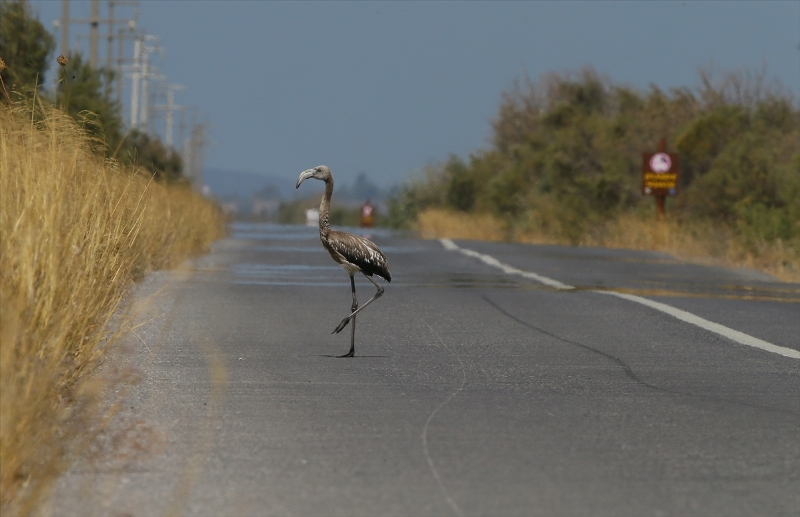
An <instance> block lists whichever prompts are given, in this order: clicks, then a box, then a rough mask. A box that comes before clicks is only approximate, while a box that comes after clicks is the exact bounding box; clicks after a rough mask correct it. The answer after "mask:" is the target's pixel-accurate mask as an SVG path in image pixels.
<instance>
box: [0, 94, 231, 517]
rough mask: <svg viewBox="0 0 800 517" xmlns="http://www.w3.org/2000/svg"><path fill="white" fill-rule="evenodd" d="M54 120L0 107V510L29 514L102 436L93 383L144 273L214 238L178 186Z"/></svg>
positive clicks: (52, 115)
mask: <svg viewBox="0 0 800 517" xmlns="http://www.w3.org/2000/svg"><path fill="white" fill-rule="evenodd" d="M102 148H103V144H102V143H101V142H98V141H93V140H91V139H90V138H89V137H88V136H87V133H86V132H85V131H83V130H82V129H81V128H79V127H78V126H77V125H76V124H75V123H74V121H73V120H72V119H71V118H69V117H68V116H66V115H64V114H63V113H62V112H61V111H59V110H57V109H54V108H49V107H43V106H39V107H37V108H36V109H32V108H31V106H30V105H27V106H24V105H22V104H18V105H16V106H12V107H10V108H9V107H8V106H7V105H6V106H0V232H2V243H0V462H1V463H2V469H1V470H2V471H1V472H0V494H1V499H0V508H2V509H3V513H4V514H5V512H6V511H11V510H12V509H13V510H14V511H15V513H19V514H27V513H30V512H31V511H32V509H33V508H34V507H35V506H36V504H37V503H38V501H40V500H41V496H42V495H43V493H44V492H45V491H46V489H47V487H48V486H50V485H51V484H52V482H53V480H54V479H55V478H56V477H57V475H58V474H59V473H60V472H62V471H63V469H64V468H66V466H67V465H68V461H69V459H70V458H71V457H72V456H73V455H74V454H76V453H77V452H79V451H80V450H81V448H82V446H85V445H87V443H88V441H90V440H91V439H92V437H93V436H94V433H96V432H97V430H98V425H97V424H98V422H99V419H101V418H103V417H107V416H108V415H107V413H104V414H100V412H99V410H98V408H99V399H100V397H101V396H103V395H105V393H104V391H103V390H106V389H107V387H105V388H104V387H103V385H102V384H100V382H99V381H98V380H97V378H96V377H97V376H93V375H92V374H93V373H94V372H95V371H96V368H97V367H98V365H100V364H101V362H102V361H103V358H104V355H105V354H106V353H107V351H108V350H109V348H110V344H111V343H113V342H114V340H115V338H117V337H118V336H119V335H121V334H122V333H123V332H124V329H123V328H121V327H124V318H120V317H118V316H117V315H118V314H119V310H120V304H121V302H122V301H123V299H124V298H125V296H126V294H127V293H128V292H129V290H130V288H131V286H132V284H133V283H134V281H135V280H136V279H138V278H141V277H142V276H143V275H144V274H145V273H146V272H148V271H150V270H155V269H162V268H169V267H172V266H175V265H177V264H179V263H180V262H182V261H183V260H184V259H185V258H187V257H188V256H190V255H192V254H194V253H199V252H202V251H204V250H206V249H207V247H208V245H209V244H210V243H211V242H212V241H213V240H215V239H216V238H218V237H219V236H221V234H222V232H223V231H224V221H223V219H222V216H221V214H220V212H219V211H218V209H217V207H216V206H215V205H214V204H213V203H211V202H210V201H207V200H205V199H203V198H202V197H201V196H199V195H197V194H195V193H194V192H193V191H192V190H191V189H190V188H189V187H188V186H186V185H175V184H172V185H170V184H165V183H158V182H154V181H152V180H151V178H150V175H149V174H147V173H146V172H144V171H141V170H135V169H134V168H130V167H127V168H125V167H121V166H120V165H119V164H118V163H117V162H116V161H114V160H113V159H106V158H104V157H103V154H102V153H98V152H96V150H98V149H102Z"/></svg>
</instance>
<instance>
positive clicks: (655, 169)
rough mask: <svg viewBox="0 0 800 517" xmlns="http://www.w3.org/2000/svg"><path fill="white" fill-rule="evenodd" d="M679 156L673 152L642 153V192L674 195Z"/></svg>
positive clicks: (652, 194) (676, 186) (678, 169)
mask: <svg viewBox="0 0 800 517" xmlns="http://www.w3.org/2000/svg"><path fill="white" fill-rule="evenodd" d="M679 171H680V156H679V155H678V154H674V153H665V152H657V153H642V194H644V195H645V196H674V195H675V194H677V193H678V173H679Z"/></svg>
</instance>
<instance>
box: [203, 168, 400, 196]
mask: <svg viewBox="0 0 800 517" xmlns="http://www.w3.org/2000/svg"><path fill="white" fill-rule="evenodd" d="M296 180H297V178H296V177H292V176H286V177H284V176H276V175H267V174H256V173H253V172H241V171H229V170H224V169H208V170H206V171H205V172H204V174H203V181H204V183H205V184H206V185H207V186H208V187H209V188H210V189H211V195H212V196H214V197H215V198H217V199H221V200H231V199H239V200H248V199H251V198H253V197H258V198H260V199H282V200H293V199H298V198H302V197H307V196H308V194H307V192H297V191H296V190H295V188H294V185H295V181H296ZM388 190H389V189H387V188H381V187H379V186H378V185H376V184H375V183H373V182H371V181H370V180H369V178H368V177H367V175H366V174H364V173H363V172H362V173H359V174H358V175H357V176H356V178H355V179H354V180H353V181H352V182H351V183H349V184H348V183H344V182H337V183H336V193H335V198H336V200H337V201H338V202H343V203H345V204H353V203H355V204H361V203H363V202H364V200H365V199H372V200H373V201H378V202H380V201H382V200H384V199H385V198H386V195H387V194H388ZM315 195H316V194H315Z"/></svg>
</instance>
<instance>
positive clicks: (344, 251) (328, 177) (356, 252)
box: [295, 165, 392, 357]
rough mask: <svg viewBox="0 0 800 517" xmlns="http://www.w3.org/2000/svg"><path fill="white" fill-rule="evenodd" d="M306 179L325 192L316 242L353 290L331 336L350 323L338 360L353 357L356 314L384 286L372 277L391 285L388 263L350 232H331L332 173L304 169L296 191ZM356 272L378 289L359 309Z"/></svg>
mask: <svg viewBox="0 0 800 517" xmlns="http://www.w3.org/2000/svg"><path fill="white" fill-rule="evenodd" d="M308 178H314V179H317V180H320V181H324V182H325V193H324V194H323V195H322V201H321V202H320V204H319V240H320V241H322V246H323V247H324V248H325V249H326V250H328V253H330V255H331V258H333V260H334V261H335V262H336V263H337V264H339V265H340V266H342V268H343V269H344V270H345V271H347V273H348V274H349V275H350V286H351V288H352V291H353V305H352V306H351V308H350V310H351V311H352V312H351V314H350V315H349V316H347V317H346V318H345V319H343V320H342V321H341V322H340V323H339V325H338V326H337V327H336V328H335V329H333V332H332V334H337V333H339V332H341V331H342V330H343V329H344V328H345V327H346V326H347V324H348V323H350V321H351V320H352V322H353V325H352V327H351V329H350V330H351V333H350V351H349V352H348V353H346V354H344V355H342V356H339V357H353V356H354V355H355V340H356V314H358V313H359V312H361V311H362V310H363V309H364V308H365V307H366V306H367V305H369V304H370V303H372V302H374V301H375V300H377V299H378V298H380V297H381V295H382V294H383V287H381V286H380V285H379V284H378V283H377V282H376V281H375V280H374V279H373V278H372V277H373V276H374V275H377V276H379V277H381V278H383V279H384V280H386V281H387V282H391V281H392V273H391V272H390V271H389V262H388V261H387V260H386V256H385V255H384V254H383V252H382V251H381V250H380V248H378V246H376V245H375V243H374V242H372V241H370V240H367V239H365V238H363V237H360V236H358V235H353V234H352V233H347V232H339V231H336V230H331V226H330V223H329V222H328V212H329V210H330V204H331V196H332V195H333V175H332V174H331V170H330V169H329V168H327V167H326V166H324V165H319V166H317V167H314V168H313V169H306V170H304V171H303V172H302V173H300V177H299V178H298V179H297V186H296V187H295V188H300V184H301V183H303V182H304V181H305V180H307V179H308ZM358 272H360V273H362V274H363V275H364V276H365V277H367V279H368V280H369V281H370V282H372V283H373V284H374V285H375V287H376V288H377V291H376V292H375V296H373V297H372V298H370V299H369V301H368V302H367V303H365V304H364V305H362V306H361V307H359V306H358V301H357V300H356V282H355V279H354V278H353V275H355V274H356V273H358Z"/></svg>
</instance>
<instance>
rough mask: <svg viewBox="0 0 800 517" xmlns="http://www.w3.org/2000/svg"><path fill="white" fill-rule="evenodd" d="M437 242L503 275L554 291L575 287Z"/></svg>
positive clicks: (449, 244) (448, 240)
mask: <svg viewBox="0 0 800 517" xmlns="http://www.w3.org/2000/svg"><path fill="white" fill-rule="evenodd" d="M439 242H441V243H442V246H444V247H445V249H447V250H450V251H458V252H459V253H463V254H464V255H466V256H468V257H475V258H476V259H478V260H480V261H482V262H483V263H484V264H488V265H490V266H492V267H496V268H499V269H501V270H502V271H503V272H504V273H507V274H509V275H519V276H522V277H524V278H527V279H529V280H535V281H537V282H539V283H540V284H544V285H548V286H550V287H553V288H555V289H575V287H573V286H571V285H567V284H562V283H561V282H559V281H558V280H553V279H552V278H547V277H546V276H542V275H537V274H536V273H532V272H530V271H523V270H522V269H517V268H515V267H514V266H509V265H508V264H503V263H502V262H500V261H499V260H497V259H496V258H494V257H492V256H491V255H484V254H483V253H478V252H477V251H473V250H468V249H466V248H462V247H460V246H459V245H458V244H456V243H455V242H453V241H451V240H450V239H439Z"/></svg>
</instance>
